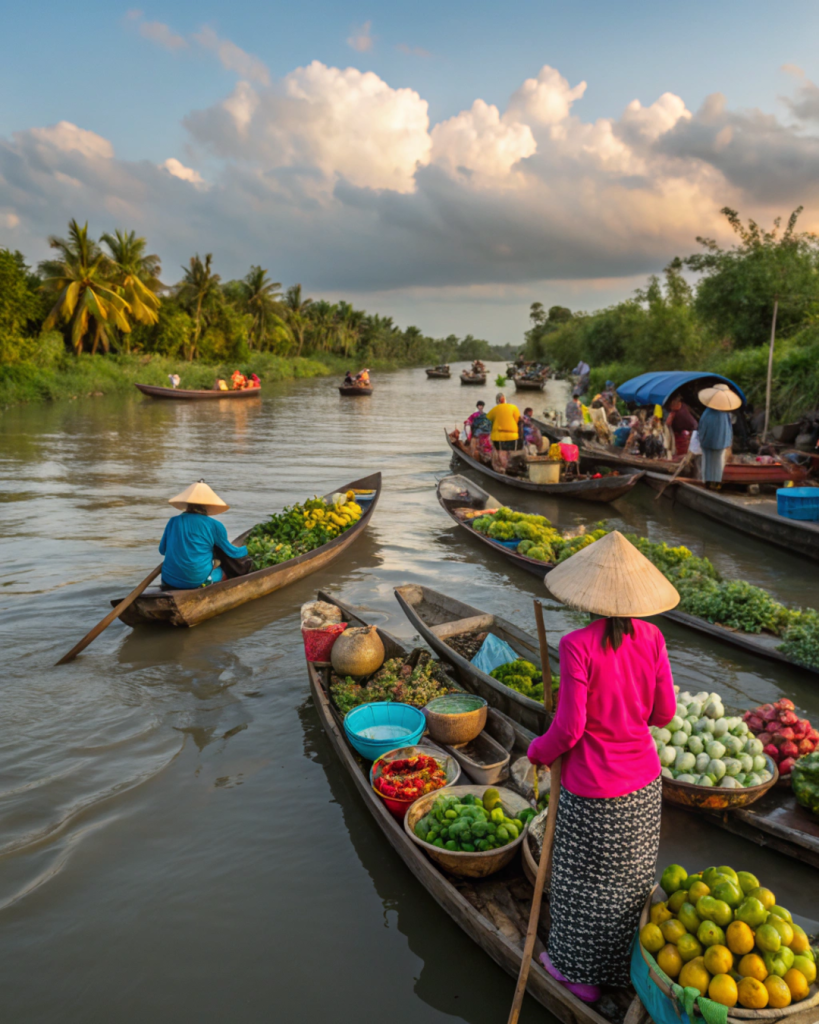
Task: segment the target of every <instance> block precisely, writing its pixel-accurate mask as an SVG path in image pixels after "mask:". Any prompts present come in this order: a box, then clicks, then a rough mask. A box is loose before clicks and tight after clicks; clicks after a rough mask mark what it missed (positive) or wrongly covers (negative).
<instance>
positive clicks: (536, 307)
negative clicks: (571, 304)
mask: <svg viewBox="0 0 819 1024" xmlns="http://www.w3.org/2000/svg"><path fill="white" fill-rule="evenodd" d="M529 319H530V320H531V321H532V326H533V327H541V326H542V325H543V324H545V323H546V310H545V309H544V308H543V303H542V302H533V303H532V305H531V306H530V307H529Z"/></svg>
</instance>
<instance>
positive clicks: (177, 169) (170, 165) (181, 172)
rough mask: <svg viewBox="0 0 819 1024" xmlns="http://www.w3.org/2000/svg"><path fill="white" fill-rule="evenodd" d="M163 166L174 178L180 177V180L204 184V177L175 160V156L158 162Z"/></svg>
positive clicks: (193, 183)
mask: <svg viewBox="0 0 819 1024" xmlns="http://www.w3.org/2000/svg"><path fill="white" fill-rule="evenodd" d="M160 166H161V167H164V168H165V170H166V171H167V172H168V174H172V175H173V176H174V178H181V180H182V181H189V182H190V183H191V184H192V185H204V184H205V179H204V178H203V177H202V175H201V174H200V173H199V171H195V170H194V169H193V168H192V167H186V166H185V165H184V164H183V163H182V162H181V161H179V160H177V159H176V157H175V156H171V157H168V159H167V160H166V161H165V162H164V163H163V164H160Z"/></svg>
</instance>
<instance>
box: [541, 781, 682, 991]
mask: <svg viewBox="0 0 819 1024" xmlns="http://www.w3.org/2000/svg"><path fill="white" fill-rule="evenodd" d="M662 793H663V790H662V778H661V777H658V778H657V779H655V780H654V782H652V783H651V784H650V785H648V786H646V787H645V788H644V789H638V790H637V791H636V792H634V793H628V794H627V795H626V796H618V797H614V798H611V799H598V798H593V797H583V796H576V795H575V794H574V793H570V792H569V791H568V790H566V789H561V791H560V800H559V803H558V805H557V823H556V827H555V840H554V852H553V858H552V880H551V893H550V906H551V918H552V926H551V930H550V932H549V957H550V958H551V961H552V963H553V964H554V965H555V967H556V968H557V969H558V970H559V971H560V972H561V973H562V974H563V975H564V977H565V978H566V979H567V980H568V981H572V982H575V983H576V984H584V985H614V986H623V985H628V983H629V948H630V946H631V940H632V938H633V936H634V932H635V930H636V928H637V924H638V921H639V918H640V912H641V911H642V908H643V904H644V903H645V901H646V897H647V896H648V894H649V892H650V891H651V887H652V886H653V884H654V876H655V870H656V864H657V853H658V850H659V846H660V813H661V808H662Z"/></svg>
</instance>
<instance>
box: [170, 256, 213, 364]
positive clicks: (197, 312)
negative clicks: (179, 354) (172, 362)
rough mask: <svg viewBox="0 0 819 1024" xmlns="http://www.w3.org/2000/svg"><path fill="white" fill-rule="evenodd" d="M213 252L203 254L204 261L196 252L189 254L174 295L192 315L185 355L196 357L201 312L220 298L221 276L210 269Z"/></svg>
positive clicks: (200, 327)
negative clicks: (191, 331) (188, 344)
mask: <svg viewBox="0 0 819 1024" xmlns="http://www.w3.org/2000/svg"><path fill="white" fill-rule="evenodd" d="M212 262H213V253H210V252H209V253H208V254H207V255H206V256H205V262H204V263H203V262H202V259H201V257H200V255H199V253H197V254H196V255H195V256H191V259H190V265H189V266H188V267H183V268H182V269H183V270H184V271H185V277H184V278H183V279H182V281H181V282H180V284H179V286H178V289H177V293H176V296H177V298H178V299H179V302H180V304H181V305H182V306H183V307H184V308H185V309H187V311H188V312H189V313H191V314H192V316H193V335H192V337H191V340H190V346H189V348H188V352H187V357H188V359H189V360H191V359H194V358H195V357H196V352H197V349H198V347H199V339H200V337H201V336H202V314H203V313H207V311H208V309H209V308H212V307H213V306H214V305H216V304H217V303H218V302H219V301H220V300H221V298H222V291H221V289H220V287H219V281H220V280H221V278H220V277H219V275H218V274H214V273H213V271H212V270H211V263H212Z"/></svg>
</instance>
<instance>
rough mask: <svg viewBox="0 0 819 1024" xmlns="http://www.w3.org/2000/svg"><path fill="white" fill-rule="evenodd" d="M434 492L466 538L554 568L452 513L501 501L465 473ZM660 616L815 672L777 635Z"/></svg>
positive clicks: (542, 568) (530, 568) (530, 564)
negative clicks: (784, 647)
mask: <svg viewBox="0 0 819 1024" xmlns="http://www.w3.org/2000/svg"><path fill="white" fill-rule="evenodd" d="M663 479H665V478H663ZM436 493H437V496H438V502H439V504H440V506H441V508H442V509H443V510H444V512H446V514H447V515H448V516H449V518H450V519H451V520H452V522H453V523H455V525H456V526H460V527H463V529H464V530H465V531H466V533H467V534H468V535H469V536H470V537H472V538H473V539H474V540H478V541H480V542H481V543H482V544H484V545H486V546H487V547H489V548H490V550H492V551H494V552H496V553H497V554H500V555H503V557H504V558H505V559H506V560H507V561H509V562H511V563H512V564H513V565H516V566H517V567H518V568H519V569H525V570H526V572H530V573H532V575H533V576H537V577H538V578H539V579H541V580H542V579H543V577H544V576H545V575H546V573H548V572H549V571H550V570H552V569H554V562H541V561H539V560H538V559H536V558H528V557H527V556H526V555H521V554H518V552H517V551H515V550H513V549H512V548H508V547H505V546H504V545H503V544H502V543H501V542H500V541H497V540H493V539H492V538H491V537H487V536H486V535H485V534H483V533H478V531H477V530H476V529H474V528H473V526H472V524H471V522H469V521H467V520H464V519H461V518H459V517H458V515H456V509H459V508H474V509H484V508H486V509H489V508H499V507H500V506H501V505H502V504H503V502H500V501H498V499H497V498H493V497H492V495H491V494H489V492H488V491H485V490H484V489H483V488H482V487H481V486H480V485H479V484H476V483H475V481H474V480H470V479H469V478H468V477H465V476H445V477H443V479H441V480H439V481H438V486H437V489H436ZM464 495H466V497H464ZM662 617H663V618H664V619H669V620H670V621H671V622H676V623H678V624H679V625H681V626H686V627H687V628H688V629H695V630H697V632H698V633H703V634H705V635H706V636H710V637H713V638H714V639H716V640H721V641H722V642H723V643H726V644H730V645H731V646H732V647H738V648H740V649H741V650H743V651H747V652H748V653H749V654H755V655H756V656H757V657H759V658H766V659H768V660H769V661H777V662H779V663H780V664H782V665H788V666H790V668H794V669H797V670H799V671H802V672H813V673H817V674H819V669H816V668H811V667H809V666H807V665H801V664H800V663H799V662H797V661H794V660H793V659H792V658H788V657H787V656H786V655H784V654H782V653H781V652H780V651H778V650H777V648H778V647H779V645H780V644H781V643H782V640H781V639H780V638H779V637H775V636H762V635H761V634H755V633H741V632H740V631H739V630H736V629H727V628H726V627H725V626H720V625H719V624H718V623H715V622H708V621H707V620H706V619H702V618H700V617H699V616H697V615H689V614H688V613H687V612H682V611H678V610H677V609H672V610H671V611H669V612H663V613H662Z"/></svg>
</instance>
